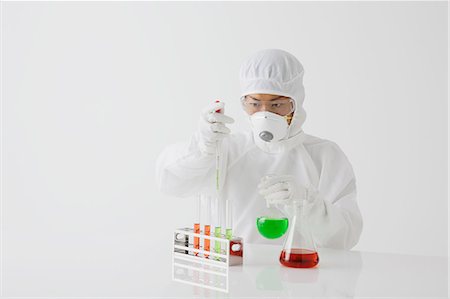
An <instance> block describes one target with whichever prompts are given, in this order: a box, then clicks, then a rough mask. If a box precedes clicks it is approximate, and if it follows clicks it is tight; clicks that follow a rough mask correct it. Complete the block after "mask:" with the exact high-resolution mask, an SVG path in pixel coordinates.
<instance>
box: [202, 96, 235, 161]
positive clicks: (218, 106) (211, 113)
mask: <svg viewBox="0 0 450 299" xmlns="http://www.w3.org/2000/svg"><path fill="white" fill-rule="evenodd" d="M224 106H225V103H223V102H218V103H211V104H210V105H208V106H207V107H205V108H204V109H203V111H202V115H201V118H200V121H199V147H200V151H201V152H202V153H203V154H206V155H213V154H215V152H216V147H217V141H218V140H222V139H223V138H224V137H226V136H228V135H229V134H230V129H229V128H227V127H226V126H225V124H231V123H233V122H234V119H233V118H231V117H229V116H227V115H225V114H223V111H224ZM217 110H221V112H220V113H219V112H216V111H217Z"/></svg>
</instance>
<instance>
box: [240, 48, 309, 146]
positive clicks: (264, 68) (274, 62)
mask: <svg viewBox="0 0 450 299" xmlns="http://www.w3.org/2000/svg"><path fill="white" fill-rule="evenodd" d="M303 74H304V69H303V66H302V64H301V63H300V62H299V61H298V60H297V58H295V56H294V55H292V54H290V53H288V52H286V51H283V50H280V49H265V50H260V51H258V52H256V53H254V54H253V55H251V56H250V57H249V58H248V59H247V60H246V61H244V63H243V64H242V65H241V68H240V71H239V81H240V85H241V97H242V96H245V95H248V94H254V93H263V94H274V95H282V96H286V97H290V98H292V99H294V101H295V112H294V117H293V119H292V122H291V124H290V126H289V133H288V135H287V138H286V139H285V140H281V141H280V142H278V143H267V142H264V141H261V140H259V138H254V140H255V143H256V145H257V146H258V147H259V148H261V149H262V150H264V151H265V152H270V153H279V152H282V151H284V150H287V149H289V148H292V146H295V145H296V144H298V142H301V139H302V138H301V137H302V135H303V134H302V133H303V131H302V125H303V123H304V122H305V119H306V112H305V110H304V109H303V101H304V99H305V89H304V87H303Z"/></svg>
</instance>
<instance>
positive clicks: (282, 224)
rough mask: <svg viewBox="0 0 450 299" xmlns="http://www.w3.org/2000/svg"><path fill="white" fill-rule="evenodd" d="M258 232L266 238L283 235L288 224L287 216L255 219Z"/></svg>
mask: <svg viewBox="0 0 450 299" xmlns="http://www.w3.org/2000/svg"><path fill="white" fill-rule="evenodd" d="M256 226H257V227H258V231H259V233H260V234H261V235H262V236H263V237H266V238H267V239H276V238H279V237H281V236H282V235H284V234H285V233H286V231H287V229H288V226H289V220H288V219H287V218H269V217H266V216H263V217H258V218H257V219H256Z"/></svg>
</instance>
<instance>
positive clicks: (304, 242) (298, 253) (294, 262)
mask: <svg viewBox="0 0 450 299" xmlns="http://www.w3.org/2000/svg"><path fill="white" fill-rule="evenodd" d="M287 208H288V210H289V216H290V217H289V230H288V232H287V236H286V240H285V242H284V246H283V250H282V251H281V254H280V263H281V264H282V265H283V266H286V267H292V268H312V267H315V266H316V265H317V264H318V263H319V255H318V253H317V250H316V246H315V244H314V240H313V238H312V235H311V232H310V230H309V228H308V223H307V219H306V217H305V214H304V205H303V201H293V202H292V205H290V206H289V207H287Z"/></svg>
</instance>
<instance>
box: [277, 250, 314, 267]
mask: <svg viewBox="0 0 450 299" xmlns="http://www.w3.org/2000/svg"><path fill="white" fill-rule="evenodd" d="M280 263H281V264H282V265H284V266H286V267H293V268H312V267H314V266H316V265H317V264H318V263H319V255H318V254H317V252H316V251H312V250H308V249H300V248H292V249H291V250H285V249H283V251H282V252H281V254H280Z"/></svg>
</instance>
